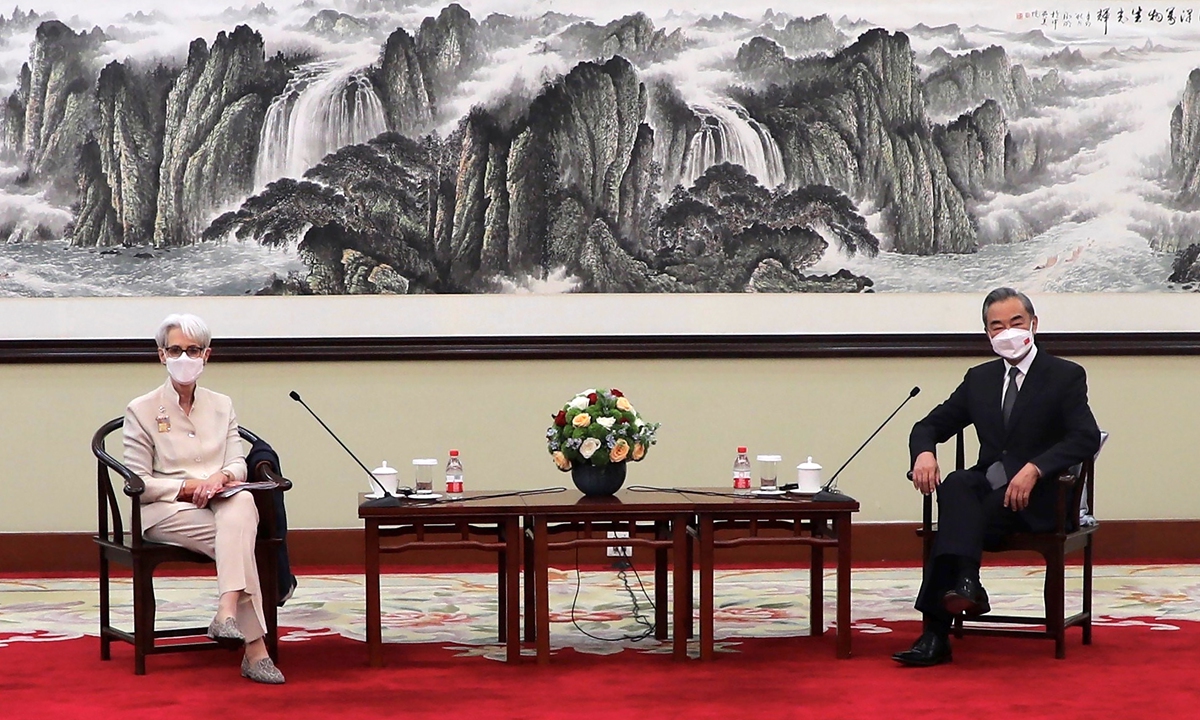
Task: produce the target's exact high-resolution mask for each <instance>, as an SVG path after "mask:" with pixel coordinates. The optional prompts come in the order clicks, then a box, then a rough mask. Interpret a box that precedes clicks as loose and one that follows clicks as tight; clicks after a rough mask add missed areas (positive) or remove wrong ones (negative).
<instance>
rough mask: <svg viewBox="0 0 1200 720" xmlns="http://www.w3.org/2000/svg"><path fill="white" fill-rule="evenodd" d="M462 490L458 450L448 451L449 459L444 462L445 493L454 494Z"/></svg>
mask: <svg viewBox="0 0 1200 720" xmlns="http://www.w3.org/2000/svg"><path fill="white" fill-rule="evenodd" d="M462 491H463V466H462V461H461V460H459V459H458V451H457V450H451V451H450V460H449V461H447V462H446V493H447V494H454V493H461V492H462Z"/></svg>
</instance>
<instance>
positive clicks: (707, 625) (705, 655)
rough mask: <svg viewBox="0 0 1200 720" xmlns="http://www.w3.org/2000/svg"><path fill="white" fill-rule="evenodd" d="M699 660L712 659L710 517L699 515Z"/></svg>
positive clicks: (711, 545)
mask: <svg viewBox="0 0 1200 720" xmlns="http://www.w3.org/2000/svg"><path fill="white" fill-rule="evenodd" d="M700 659H701V660H712V659H713V516H712V515H700Z"/></svg>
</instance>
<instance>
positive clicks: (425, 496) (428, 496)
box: [408, 492, 441, 500]
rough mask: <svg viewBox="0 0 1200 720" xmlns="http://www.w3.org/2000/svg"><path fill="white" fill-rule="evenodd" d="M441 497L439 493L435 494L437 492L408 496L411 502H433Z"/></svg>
mask: <svg viewBox="0 0 1200 720" xmlns="http://www.w3.org/2000/svg"><path fill="white" fill-rule="evenodd" d="M440 497H441V495H439V494H438V493H435V492H431V493H412V494H411V495H409V496H408V499H409V500H433V499H435V498H440Z"/></svg>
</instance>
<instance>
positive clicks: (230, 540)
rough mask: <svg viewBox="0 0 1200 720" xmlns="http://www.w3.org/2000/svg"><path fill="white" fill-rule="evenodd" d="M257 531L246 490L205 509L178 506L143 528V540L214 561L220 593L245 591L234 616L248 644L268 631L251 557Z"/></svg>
mask: <svg viewBox="0 0 1200 720" xmlns="http://www.w3.org/2000/svg"><path fill="white" fill-rule="evenodd" d="M257 535H258V508H256V507H255V506H254V498H253V497H252V496H251V495H250V493H248V492H240V493H237V494H235V495H233V496H232V497H228V498H216V499H213V500H212V501H210V502H209V504H208V507H205V508H198V507H189V508H186V509H184V510H180V511H179V512H177V513H175V514H174V515H171V516H170V517H168V518H165V519H163V520H161V521H159V522H158V523H157V524H155V525H154V527H152V528H150V529H149V530H147V531H146V532H145V536H146V539H147V540H151V541H153V542H160V543H167V544H169V545H179V546H180V547H185V548H187V549H188V550H192V551H194V552H198V553H202V554H204V555H207V556H209V557H210V558H213V559H214V560H216V561H217V589H218V590H219V592H220V593H221V594H222V595H223V594H225V593H227V592H233V591H235V590H241V591H245V594H244V595H242V596H241V597H240V599H239V600H238V605H237V618H236V620H237V624H238V629H239V630H241V631H242V635H245V636H246V642H253V641H255V640H257V639H259V638H260V637H262V636H263V635H265V634H266V632H267V621H266V620H265V619H264V617H263V601H262V589H261V587H260V586H259V582H258V565H256V564H255V561H254V544H255V539H256V536H257Z"/></svg>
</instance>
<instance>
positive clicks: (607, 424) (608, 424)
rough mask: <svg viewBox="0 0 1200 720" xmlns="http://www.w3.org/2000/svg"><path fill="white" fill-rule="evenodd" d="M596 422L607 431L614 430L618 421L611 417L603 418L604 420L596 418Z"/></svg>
mask: <svg viewBox="0 0 1200 720" xmlns="http://www.w3.org/2000/svg"><path fill="white" fill-rule="evenodd" d="M596 422H597V423H598V424H600V425H603V426H604V429H605V430H612V428H613V425H616V424H617V419H616V418H610V417H602V418H596Z"/></svg>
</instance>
